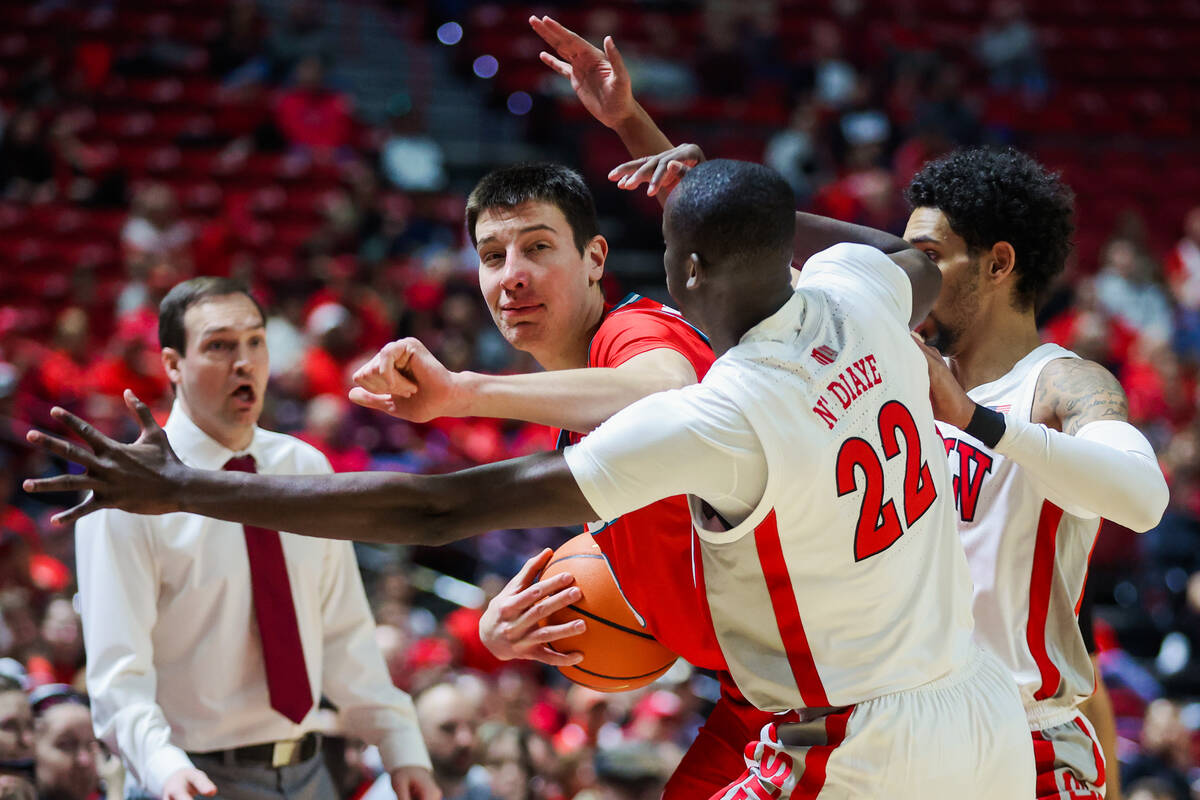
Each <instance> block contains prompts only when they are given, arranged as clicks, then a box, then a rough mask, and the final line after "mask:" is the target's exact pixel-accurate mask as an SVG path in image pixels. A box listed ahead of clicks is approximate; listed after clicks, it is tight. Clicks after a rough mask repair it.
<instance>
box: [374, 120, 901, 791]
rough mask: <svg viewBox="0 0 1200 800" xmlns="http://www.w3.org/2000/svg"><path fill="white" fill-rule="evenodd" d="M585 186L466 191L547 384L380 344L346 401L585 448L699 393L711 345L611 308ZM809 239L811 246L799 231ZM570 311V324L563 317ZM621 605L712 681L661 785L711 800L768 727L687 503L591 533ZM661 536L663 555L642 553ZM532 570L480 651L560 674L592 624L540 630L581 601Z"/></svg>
mask: <svg viewBox="0 0 1200 800" xmlns="http://www.w3.org/2000/svg"><path fill="white" fill-rule="evenodd" d="M660 139H661V134H658V133H657V130H656V129H655V131H654V135H652V136H649V137H647V139H646V140H645V141H644V142H637V141H634V140H632V139H631V140H630V141H629V142H628V144H630V145H631V147H632V148H633V149H634V150H635V152H643V151H645V152H658V150H657V149H656V148H658V147H659V145H660V144H661V142H665V139H661V142H660ZM591 205H592V204H591V197H590V194H589V193H588V191H587V188H586V186H585V185H584V183H583V181H582V179H581V178H579V176H577V175H575V173H573V172H571V171H570V170H567V169H565V168H563V167H558V166H554V165H545V164H540V165H520V166H516V167H508V168H504V169H500V170H497V171H495V172H493V173H491V174H489V175H488V176H486V177H485V178H484V179H483V180H481V181H480V183H479V185H478V186H477V187H476V188H475V190H474V191H473V192H472V194H471V197H470V199H469V200H468V203H467V230H468V233H469V234H470V235H471V238H472V241H473V243H474V244H475V245H476V249H477V251H478V254H479V259H480V266H479V276H480V288H481V290H482V292H483V295H484V299H485V301H486V302H487V305H488V307H489V309H490V311H491V313H492V316H493V318H494V320H495V322H496V326H497V328H498V329H499V330H500V332H501V333H502V334H504V336H505V338H506V339H507V340H508V341H509V342H510V343H511V344H512V345H513V346H514V347H516V348H517V349H520V350H524V351H525V352H528V353H530V354H531V355H532V356H533V357H534V358H535V359H536V360H537V361H538V363H539V364H541V365H542V366H543V367H545V368H546V370H547V371H546V372H541V373H532V374H527V375H481V374H477V373H470V372H460V373H454V372H450V371H449V370H447V369H446V368H445V367H444V366H443V365H442V364H441V363H439V362H438V361H437V359H436V358H434V357H433V355H432V354H430V353H429V351H428V350H427V349H426V348H425V347H424V346H423V345H422V344H421V343H420V342H419V341H417V340H415V339H404V340H401V341H398V342H393V343H392V344H390V345H388V346H387V347H385V348H384V349H383V350H382V351H380V353H379V354H378V355H377V356H376V357H375V358H373V359H372V360H371V361H370V362H369V363H368V364H366V365H365V366H364V367H363V368H362V369H361V370H359V372H358V373H357V374H356V376H355V378H356V383H357V384H358V386H357V387H356V388H355V389H354V390H353V392H352V394H351V397H352V398H353V399H354V400H355V402H358V403H360V404H361V405H364V406H367V407H370V408H375V409H378V410H381V411H384V412H386V413H389V414H392V415H394V416H397V417H401V418H403V419H408V420H413V421H425V420H429V419H433V418H435V417H439V416H482V417H500V418H509V419H520V420H526V421H530V422H537V423H541V424H545V425H550V426H552V427H555V428H559V429H560V431H561V434H560V436H559V446H560V447H561V446H565V445H567V444H571V443H575V442H578V441H579V440H580V439H581V438H582V437H583V436H584V435H586V434H587V433H588V432H589V431H591V430H592V429H593V428H595V427H596V426H598V425H599V424H600V423H601V422H603V421H604V420H605V419H607V418H608V417H609V416H611V415H612V414H613V413H615V412H616V411H618V410H620V409H621V408H624V407H625V406H626V405H630V404H632V403H633V402H635V401H636V400H639V399H641V398H642V397H645V396H647V395H649V394H653V393H655V392H658V391H662V390H665V389H673V388H678V387H681V386H684V385H687V384H690V383H695V382H697V381H698V380H700V379H701V378H703V377H704V374H705V373H706V372H707V371H708V367H709V366H710V365H711V364H712V361H713V353H712V351H711V350H710V349H709V347H708V345H707V343H706V342H705V340H704V338H703V335H702V334H700V332H699V331H697V330H696V329H695V328H694V327H692V326H691V325H690V324H689V323H688V322H686V321H685V320H684V319H683V318H682V317H681V316H680V315H679V313H678V312H676V311H675V310H674V309H671V308H668V307H666V306H663V305H662V304H661V303H658V302H656V301H654V300H651V299H649V298H644V297H639V296H638V295H630V296H628V297H626V298H625V299H624V300H623V301H622V302H621V303H619V304H617V305H616V306H609V305H607V304H605V303H604V300H603V296H602V295H601V293H600V289H599V286H598V281H599V279H600V276H601V275H602V273H603V267H604V261H605V259H606V256H607V250H608V246H607V242H605V241H604V239H603V237H602V236H600V235H599V233H598V227H597V224H596V222H595V217H594V212H593V211H591ZM801 230H803V234H801V233H800V231H801ZM848 240H853V241H863V242H865V243H869V244H873V245H875V246H877V247H880V248H881V249H891V250H900V249H903V248H904V247H905V246H906V245H905V244H904V242H903V241H902V240H900V239H899V238H898V237H891V236H888V235H886V234H878V233H876V232H874V231H870V230H869V229H865V228H860V227H858V226H853V225H844V224H840V223H834V222H833V221H829V223H828V224H827V225H824V226H821V225H814V224H813V219H812V218H808V219H807V220H806V225H805V226H803V228H802V229H801V228H800V227H799V226H798V237H797V241H796V248H797V258H801V259H806V258H808V256H809V255H811V254H812V253H815V252H817V251H819V250H823V249H824V248H826V247H828V246H830V245H832V244H834V243H836V242H839V241H848ZM564 309H569V310H570V313H567V312H566V311H564ZM589 530H591V531H592V532H593V534H594V535H595V537H596V542H597V544H599V546H600V547H601V549H602V550H603V551H604V553H605V554H606V555H607V556H608V557H609V560H610V562H611V563H612V566H613V570H614V572H615V574H616V576H617V579H618V581H619V582H620V584H621V588H622V590H623V591H624V594H625V596H626V598H627V599H628V600H629V602H630V604H631V605H632V606H633V608H634V609H635V610H636V611H637V612H638V613H639V614H640V615H641V616H642V617H643V618H644V619H645V621H646V625H647V627H648V628H649V630H650V631H651V632H652V633H653V634H654V635H655V637H656V638H657V639H658V640H659V641H661V642H662V643H663V644H664V645H665V646H666V647H668V648H670V649H671V650H672V651H673V652H675V653H676V654H678V655H679V656H681V657H682V658H684V659H685V660H686V661H688V662H689V663H691V664H692V665H694V666H696V667H699V668H701V669H706V670H711V671H714V672H716V673H717V675H718V679H719V680H720V683H721V686H722V698H721V700H720V702H719V703H718V705H717V707H716V708H715V709H714V711H713V712H712V714H711V715H710V717H709V719H708V721H707V723H706V724H705V725H704V727H703V728H701V730H700V732H699V734H698V736H697V739H696V742H695V744H693V746H692V747H691V748H690V749H689V751H688V753H687V754H686V755H685V757H684V761H683V762H682V763H681V765H680V768H679V769H677V770H676V772H675V774H674V775H673V777H672V779H671V781H670V783H669V784H668V786H667V791H666V795H665V796H666V797H667V798H668V800H671V799H672V798H678V799H679V800H683V799H684V798H695V797H708V796H709V795H710V794H712V793H713V792H715V791H717V790H718V789H720V788H722V787H724V786H725V785H726V784H728V782H729V780H730V776H731V775H737V774H740V773H741V772H742V770H743V769H744V767H745V762H744V759H743V754H742V751H743V748H744V747H745V744H746V743H747V742H749V741H752V740H754V739H756V737H757V736H758V733H759V731H760V730H761V728H762V726H763V725H764V724H765V723H766V722H768V721H769V720H770V719H771V715H770V714H767V713H766V712H762V711H759V710H758V709H756V708H754V707H753V706H752V705H751V704H750V703H749V702H747V701H746V700H745V699H744V698H743V697H742V696H741V693H740V692H739V691H738V690H737V688H736V687H735V686H734V683H733V681H732V679H730V678H729V677H728V674H727V670H726V664H725V660H724V657H723V656H722V654H721V652H720V649H719V647H718V646H717V643H716V637H715V635H714V634H713V631H712V624H711V621H710V615H709V611H708V607H707V603H706V600H705V596H704V593H703V591H701V590H700V589H702V587H703V575H702V568H701V565H700V562H699V559H698V558H694V557H693V554H694V553H697V552H698V548H696V547H695V546H694V539H695V533H694V531H693V529H692V525H691V521H690V516H689V513H688V509H687V503H686V501H685V500H684V498H683V497H682V496H680V497H674V498H669V499H667V500H662V501H660V502H658V503H654V504H652V505H650V506H648V507H646V508H643V509H640V510H638V511H635V512H633V513H631V514H626V515H624V516H623V517H620V518H618V519H616V520H610V521H601V522H598V523H596V524H593V525H591V526H589ZM647 531H653V532H654V533H655V535H656V537H657V542H658V544H659V545H660V546H658V547H655V548H646V547H645V546H644V537H645V535H646V532H647ZM550 555H551V553H550V551H549V550H546V551H543V552H542V553H540V554H538V555H537V556H534V557H533V558H532V559H530V560H529V561H528V562H527V563H526V564H525V566H524V567H523V568H522V569H521V571H520V572H519V574H518V575H517V576H516V577H515V578H513V580H512V581H510V582H509V584H508V586H506V587H505V589H504V591H502V592H501V593H500V594H499V595H498V596H497V597H496V598H495V599H494V600H493V601H492V602H491V603H490V604H489V606H488V609H487V610H486V612H485V613H484V616H483V619H482V620H481V624H480V634H481V637H482V638H483V641H484V643H485V644H486V645H487V646H488V648H489V649H490V650H491V651H492V652H493V653H494V654H495V655H496V656H497V657H499V658H502V659H506V660H507V659H513V658H527V659H534V660H538V661H542V662H544V663H547V664H552V665H566V664H574V663H577V662H578V661H579V659H580V658H581V656H580V655H579V654H576V653H560V652H558V651H556V650H554V649H553V648H552V644H553V642H554V641H556V640H558V639H561V638H564V637H567V636H572V635H575V634H576V633H578V632H579V630H580V629H581V628H582V627H583V625H584V623H583V622H574V623H570V624H567V625H549V626H539V624H538V623H539V622H540V621H541V620H543V619H545V618H546V617H547V616H549V615H550V614H551V613H553V612H554V611H556V610H558V609H560V608H562V607H565V606H566V605H569V604H570V603H571V602H574V601H575V600H577V599H578V595H577V594H576V593H577V592H578V590H577V589H575V588H574V587H573V586H571V585H570V583H569V581H570V578H569V576H566V575H560V576H558V577H556V578H552V579H549V580H547V581H535V578H536V576H537V575H538V574H539V573H540V572H541V570H542V568H543V567H544V566H545V565H546V563H547V562H548V561H549V559H550Z"/></svg>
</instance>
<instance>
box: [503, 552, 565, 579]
mask: <svg viewBox="0 0 1200 800" xmlns="http://www.w3.org/2000/svg"><path fill="white" fill-rule="evenodd" d="M553 555H554V551H553V550H551V549H550V548H549V547H545V548H543V549H542V552H540V553H538V554H537V555H535V556H533V557H532V558H530V559H529V560H528V561H526V562H525V563H524V564H522V565H521V569H520V571H518V572H517V574H516V575H514V576H513V578H512V580H511V581H509V582H508V586H506V587H505V588H506V589H507V588H509V587H514V588H515V587H517V586H521V587H525V586H529V585H531V584H532V583H533V580H534V576H535V575H537V574H538V573H540V572H541V571H542V570H543V569H545V568H546V565H547V564H549V563H550V558H551V557H552V556H553Z"/></svg>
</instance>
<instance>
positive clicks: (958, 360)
mask: <svg viewBox="0 0 1200 800" xmlns="http://www.w3.org/2000/svg"><path fill="white" fill-rule="evenodd" d="M1041 344H1042V339H1041V337H1040V336H1039V335H1038V330H1037V322H1036V321H1035V318H1034V314H1033V309H1032V308H1030V309H1028V310H1025V311H1018V310H1016V309H1013V308H1012V307H1008V308H1004V309H1002V310H1001V311H1000V312H999V313H985V315H984V318H983V319H981V320H979V321H978V324H973V325H972V326H971V328H970V330H969V331H966V332H964V334H963V338H962V341H961V342H959V347H958V352H957V353H955V354H954V355H953V356H951V358H950V369H951V371H953V373H954V377H956V378H957V379H958V382H959V383H960V384H962V387H963V388H964V389H966V390H967V391H970V390H972V389H974V388H975V387H976V386H982V385H983V384H985V383H991V382H992V381H994V380H997V379H998V378H1001V377H1003V376H1004V375H1006V374H1007V373H1008V372H1009V371H1011V370H1012V368H1013V367H1014V366H1016V363H1017V362H1018V361H1020V360H1021V359H1022V358H1024V357H1025V356H1027V355H1029V353H1030V352H1032V351H1033V350H1034V349H1036V348H1037V347H1039V346H1040V345H1041Z"/></svg>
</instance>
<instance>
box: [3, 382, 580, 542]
mask: <svg viewBox="0 0 1200 800" xmlns="http://www.w3.org/2000/svg"><path fill="white" fill-rule="evenodd" d="M126 403H127V404H128V405H129V407H130V409H131V411H133V412H134V413H135V414H136V416H137V418H138V422H139V424H140V425H141V428H142V433H141V435H140V436H139V437H138V439H137V441H136V442H134V443H133V444H121V443H119V442H115V441H113V440H112V439H110V438H109V437H107V436H105V435H104V434H102V433H100V432H99V431H97V430H96V429H95V428H93V427H92V426H91V425H89V424H88V423H86V422H84V421H83V420H81V419H79V418H78V417H75V416H74V415H72V414H70V413H69V412H68V411H66V410H64V409H61V408H55V409H54V410H53V412H52V413H53V414H54V416H55V417H56V418H57V419H59V420H60V421H62V422H63V423H64V424H66V425H67V426H68V427H70V428H71V429H72V430H73V431H74V432H75V433H76V434H78V435H79V437H80V438H82V439H83V440H84V441H85V442H87V444H88V445H90V446H91V449H90V450H89V449H88V448H86V447H81V446H79V445H76V444H74V443H72V442H67V441H65V440H62V439H58V438H56V437H53V436H49V435H47V434H44V433H41V432H38V431H33V432H31V433H30V434H29V441H30V442H31V443H32V444H35V445H39V446H42V447H44V448H45V449H46V450H48V451H50V452H52V453H54V454H56V455H58V456H60V457H62V458H65V459H67V460H69V461H74V462H76V463H78V464H80V465H82V466H83V467H85V469H86V472H85V473H84V474H82V475H59V476H57V477H54V478H46V479H42V480H28V481H26V482H25V490H26V491H30V492H49V491H87V492H90V494H89V495H88V496H87V499H85V500H84V501H83V502H82V503H80V504H79V505H78V506H76V507H75V508H72V509H70V510H68V511H66V512H63V513H62V514H59V515H57V516H56V517H55V521H56V522H58V523H60V524H62V523H66V522H71V521H74V520H75V519H78V518H80V517H82V516H84V515H86V514H89V513H91V512H92V511H96V510H99V509H102V508H120V509H123V510H125V511H129V512H132V513H135V514H165V513H170V512H176V511H184V512H190V513H194V514H201V515H203V516H207V517H213V518H215V519H223V520H228V521H231V522H241V523H243V524H248V525H257V526H260V527H264V528H274V529H276V530H285V531H290V532H292V533H298V534H302V535H305V536H315V537H319V538H325V539H357V540H361V541H373V542H398V543H402V544H426V545H438V544H445V543H447V542H451V541H455V540H457V539H462V538H465V537H468V536H472V535H475V534H478V533H483V532H484V531H488V530H493V529H497V528H517V527H541V526H551V525H568V524H577V523H581V522H587V521H589V520H593V519H596V514H595V512H594V511H593V510H592V509H591V507H590V506H589V505H588V502H587V500H586V499H584V496H583V493H582V492H581V491H580V490H579V487H578V485H577V484H576V482H575V480H574V478H572V477H571V472H570V470H568V469H567V466H566V463H565V462H564V460H563V457H562V454H561V453H558V452H553V453H544V454H539V455H535V456H529V457H527V458H520V459H512V460H510V461H502V462H499V463H496V464H489V465H486V466H482V467H476V468H474V469H468V470H464V471H462V472H457V473H453V474H450V475H432V476H430V475H406V474H401V473H376V472H356V473H343V474H338V475H295V476H290V475H256V474H250V473H240V472H224V471H209V470H196V469H190V468H188V467H186V466H184V465H183V464H182V463H181V462H180V461H179V459H178V458H177V457H176V456H175V454H174V452H172V450H171V448H170V445H169V444H168V443H167V438H166V434H164V433H163V431H162V429H161V428H160V427H158V425H157V423H155V421H154V418H153V417H152V416H151V414H150V410H149V409H148V408H147V407H146V406H145V404H143V403H142V402H141V401H140V400H138V399H137V398H135V397H134V396H133V394H132V393H131V392H128V391H127V392H126Z"/></svg>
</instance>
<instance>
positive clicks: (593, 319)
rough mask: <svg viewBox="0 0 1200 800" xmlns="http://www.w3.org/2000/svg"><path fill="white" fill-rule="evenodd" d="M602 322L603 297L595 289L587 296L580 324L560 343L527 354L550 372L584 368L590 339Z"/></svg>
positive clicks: (597, 289)
mask: <svg viewBox="0 0 1200 800" xmlns="http://www.w3.org/2000/svg"><path fill="white" fill-rule="evenodd" d="M602 322H604V295H603V294H602V293H601V291H600V289H599V287H597V288H596V291H595V292H593V293H592V294H591V295H589V300H588V304H587V306H586V307H585V309H584V313H583V320H582V324H580V325H579V326H578V327H575V328H572V329H571V330H570V331H569V332H568V334H567V336H566V337H564V338H563V339H562V340H561V341H556V342H546V343H545V347H544V349H542V348H539V349H537V350H532V349H531V350H530V351H529V354H530V355H531V356H533V358H534V360H535V361H537V362H538V364H540V365H541V367H542V369H544V370H548V371H551V372H553V371H555V370H560V369H581V368H583V367H586V366H587V365H588V351H589V350H590V349H591V345H592V337H594V336H595V335H596V331H597V330H599V328H600V324H601V323H602Z"/></svg>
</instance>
